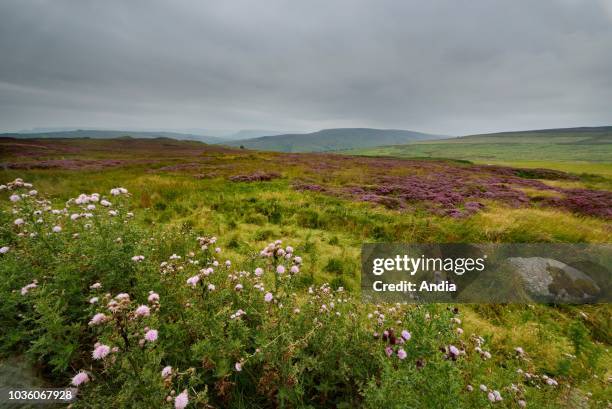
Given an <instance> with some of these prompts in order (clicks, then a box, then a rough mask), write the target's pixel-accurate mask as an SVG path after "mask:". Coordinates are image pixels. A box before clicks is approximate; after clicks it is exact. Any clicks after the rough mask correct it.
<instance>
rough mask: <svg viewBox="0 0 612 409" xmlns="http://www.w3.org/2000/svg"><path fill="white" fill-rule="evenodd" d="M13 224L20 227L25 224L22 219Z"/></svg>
mask: <svg viewBox="0 0 612 409" xmlns="http://www.w3.org/2000/svg"><path fill="white" fill-rule="evenodd" d="M13 223H15V226H21V225H22V224H24V223H25V222H24V221H23V219H22V218H19V219H15V221H14V222H13Z"/></svg>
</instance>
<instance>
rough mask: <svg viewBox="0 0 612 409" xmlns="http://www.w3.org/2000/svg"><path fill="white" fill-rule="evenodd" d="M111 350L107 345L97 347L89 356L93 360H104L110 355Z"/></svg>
mask: <svg viewBox="0 0 612 409" xmlns="http://www.w3.org/2000/svg"><path fill="white" fill-rule="evenodd" d="M110 351H111V349H110V347H109V346H108V345H98V346H97V347H96V348H95V349H94V350H93V353H92V354H91V356H92V357H93V359H95V360H99V359H104V358H106V356H107V355H108V354H109V353H110Z"/></svg>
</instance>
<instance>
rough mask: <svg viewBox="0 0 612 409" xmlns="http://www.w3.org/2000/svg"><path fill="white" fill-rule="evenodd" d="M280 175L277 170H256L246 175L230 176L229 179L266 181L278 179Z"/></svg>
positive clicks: (236, 180)
mask: <svg viewBox="0 0 612 409" xmlns="http://www.w3.org/2000/svg"><path fill="white" fill-rule="evenodd" d="M280 177H281V175H280V173H277V172H262V171H257V172H253V173H250V174H248V175H235V176H230V178H229V180H231V181H232V182H267V181H270V180H273V179H278V178H280Z"/></svg>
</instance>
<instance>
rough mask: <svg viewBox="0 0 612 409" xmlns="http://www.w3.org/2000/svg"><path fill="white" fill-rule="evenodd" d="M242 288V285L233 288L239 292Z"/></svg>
mask: <svg viewBox="0 0 612 409" xmlns="http://www.w3.org/2000/svg"><path fill="white" fill-rule="evenodd" d="M242 288H243V287H242V284H236V286H235V287H234V290H236V291H240V290H242Z"/></svg>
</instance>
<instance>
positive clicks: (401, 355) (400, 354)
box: [397, 348, 408, 359]
mask: <svg viewBox="0 0 612 409" xmlns="http://www.w3.org/2000/svg"><path fill="white" fill-rule="evenodd" d="M407 356H408V354H407V353H406V351H404V348H400V349H399V350H398V351H397V357H398V358H399V359H405V358H406V357H407Z"/></svg>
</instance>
